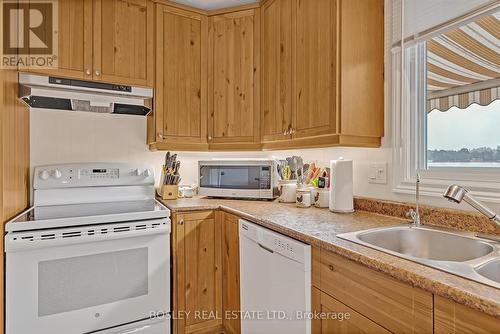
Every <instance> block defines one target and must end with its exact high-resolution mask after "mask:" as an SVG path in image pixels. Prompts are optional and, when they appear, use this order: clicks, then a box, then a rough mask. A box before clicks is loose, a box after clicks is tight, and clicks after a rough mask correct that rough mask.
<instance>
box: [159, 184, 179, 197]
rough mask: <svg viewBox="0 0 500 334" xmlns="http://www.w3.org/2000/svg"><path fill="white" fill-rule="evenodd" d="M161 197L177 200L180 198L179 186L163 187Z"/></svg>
mask: <svg viewBox="0 0 500 334" xmlns="http://www.w3.org/2000/svg"><path fill="white" fill-rule="evenodd" d="M160 195H161V198H162V199H177V198H178V197H179V186H178V185H164V186H161V191H160Z"/></svg>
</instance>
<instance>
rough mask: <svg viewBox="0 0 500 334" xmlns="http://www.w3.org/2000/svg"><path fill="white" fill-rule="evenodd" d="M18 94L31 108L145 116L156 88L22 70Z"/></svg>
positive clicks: (149, 108)
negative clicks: (60, 76)
mask: <svg viewBox="0 0 500 334" xmlns="http://www.w3.org/2000/svg"><path fill="white" fill-rule="evenodd" d="M19 98H20V99H21V100H22V101H23V102H24V103H26V104H27V105H28V106H29V107H31V108H39V109H58V110H70V111H88V112H98V113H112V114H127V115H140V116H146V115H148V114H149V113H150V112H151V106H152V101H153V89H151V88H143V87H133V86H126V85H115V84H109V83H103V82H95V81H85V80H76V79H66V78H59V77H52V76H44V75H36V74H29V73H19Z"/></svg>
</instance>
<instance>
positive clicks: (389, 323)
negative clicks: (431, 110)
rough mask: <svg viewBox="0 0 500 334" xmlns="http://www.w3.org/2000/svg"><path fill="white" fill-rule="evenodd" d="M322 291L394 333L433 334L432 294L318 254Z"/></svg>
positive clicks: (331, 255)
mask: <svg viewBox="0 0 500 334" xmlns="http://www.w3.org/2000/svg"><path fill="white" fill-rule="evenodd" d="M320 257H321V273H320V282H321V283H320V284H321V290H322V291H324V292H325V293H327V294H328V295H330V296H332V297H334V298H335V299H336V300H338V301H340V302H342V303H343V304H345V305H346V306H348V307H350V308H352V309H354V310H356V312H359V313H360V314H362V315H363V316H365V317H367V318H369V319H370V320H372V321H374V322H376V323H378V324H380V325H382V326H383V327H384V328H387V329H388V330H389V331H391V332H393V333H422V334H426V333H432V326H433V322H432V313H433V298H432V294H431V293H429V292H427V291H423V290H420V289H418V288H416V287H412V286H410V285H408V284H406V283H403V282H400V281H398V280H396V279H394V278H392V277H390V276H388V275H386V274H383V273H380V272H377V271H375V270H372V269H370V268H368V267H365V266H363V265H361V264H359V263H356V262H354V261H351V260H348V259H347V258H344V257H342V256H340V255H337V254H334V253H332V252H329V251H326V250H323V249H322V250H321V255H320Z"/></svg>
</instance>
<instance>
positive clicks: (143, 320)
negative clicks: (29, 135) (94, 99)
mask: <svg viewBox="0 0 500 334" xmlns="http://www.w3.org/2000/svg"><path fill="white" fill-rule="evenodd" d="M33 186H34V206H33V207H32V208H30V209H28V210H27V211H25V212H23V213H22V214H20V215H19V216H17V217H16V218H15V219H13V220H12V221H10V222H8V223H7V225H6V232H7V234H6V235H5V252H6V333H7V334H24V333H26V334H28V333H38V334H49V333H50V334H59V333H60V334H73V333H74V334H83V333H99V334H104V333H106V334H107V333H117V334H118V333H123V334H125V333H137V334H160V333H161V334H166V333H170V321H169V320H167V319H166V318H159V317H156V316H155V315H157V314H160V315H165V314H168V312H169V311H170V219H169V216H170V211H169V210H168V209H167V208H165V207H164V206H163V205H162V204H161V203H159V202H157V201H156V200H155V198H154V173H153V170H152V169H149V168H147V167H146V166H140V165H132V164H123V163H85V164H63V165H53V166H42V167H37V168H35V171H34V182H33Z"/></svg>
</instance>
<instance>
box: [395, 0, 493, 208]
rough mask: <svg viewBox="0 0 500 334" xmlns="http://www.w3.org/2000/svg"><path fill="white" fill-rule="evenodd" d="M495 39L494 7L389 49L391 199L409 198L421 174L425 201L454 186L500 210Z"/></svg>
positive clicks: (413, 36) (485, 8) (466, 16)
mask: <svg viewBox="0 0 500 334" xmlns="http://www.w3.org/2000/svg"><path fill="white" fill-rule="evenodd" d="M407 1H410V2H412V0H406V2H407ZM406 2H405V3H406ZM412 3H413V2H412ZM415 3H416V2H415ZM406 10H408V9H406ZM407 14H408V13H407ZM424 21H425V19H424ZM404 24H405V23H404V22H403V24H402V25H404ZM393 26H394V24H393ZM405 28H407V27H406V26H405ZM410 30H411V29H410ZM498 31H500V10H499V5H498V3H497V4H495V5H492V4H490V5H488V6H483V7H482V8H480V9H479V10H478V9H477V8H476V9H475V10H473V11H471V12H470V14H465V15H464V16H461V17H460V18H459V19H456V20H452V21H450V22H447V23H446V24H441V25H438V28H432V29H429V30H428V31H425V32H417V33H416V34H414V35H412V36H408V37H404V38H400V40H401V39H403V41H404V42H403V43H400V48H399V50H397V49H396V48H395V49H396V50H395V49H393V54H392V56H393V60H392V62H393V65H392V68H393V76H392V87H393V89H392V92H393V109H394V110H396V113H395V117H394V119H393V123H394V127H393V130H394V133H395V145H394V160H395V164H396V165H399V166H397V168H395V172H396V173H395V178H396V184H397V186H396V189H395V191H396V192H403V193H412V192H413V189H414V185H413V183H414V180H415V175H416V173H417V172H420V173H421V174H422V177H423V182H422V183H423V192H424V193H426V194H427V195H436V196H441V194H442V192H443V190H444V188H445V187H446V186H447V185H449V184H450V183H459V184H461V185H463V186H467V187H469V188H470V189H471V190H472V191H473V192H474V193H475V195H476V196H479V197H481V198H482V199H483V200H486V201H490V202H498V203H500V40H499V35H498ZM405 36H407V35H405ZM401 44H402V46H401ZM394 50H395V51H394ZM398 167H400V168H398Z"/></svg>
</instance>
